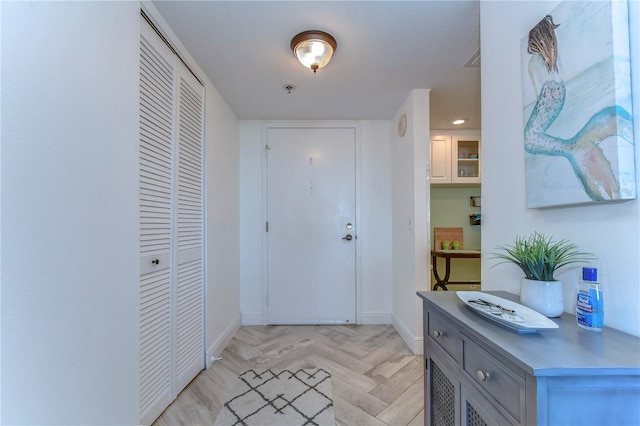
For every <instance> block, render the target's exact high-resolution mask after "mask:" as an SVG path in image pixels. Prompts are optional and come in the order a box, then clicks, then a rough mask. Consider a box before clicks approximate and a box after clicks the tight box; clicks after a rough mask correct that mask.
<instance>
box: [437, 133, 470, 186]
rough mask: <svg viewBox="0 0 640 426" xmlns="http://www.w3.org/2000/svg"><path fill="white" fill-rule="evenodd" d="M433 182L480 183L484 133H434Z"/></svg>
mask: <svg viewBox="0 0 640 426" xmlns="http://www.w3.org/2000/svg"><path fill="white" fill-rule="evenodd" d="M430 153H431V157H430V159H431V160H430V163H431V166H430V170H431V171H430V177H431V184H479V183H480V182H481V180H480V132H477V131H465V132H462V131H461V132H454V133H450V134H449V133H434V134H433V135H432V136H431V138H430Z"/></svg>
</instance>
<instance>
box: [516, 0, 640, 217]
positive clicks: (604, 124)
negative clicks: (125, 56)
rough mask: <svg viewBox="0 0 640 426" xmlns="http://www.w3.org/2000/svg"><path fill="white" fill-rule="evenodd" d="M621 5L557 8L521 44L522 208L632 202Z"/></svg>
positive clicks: (625, 45) (601, 3) (626, 57)
mask: <svg viewBox="0 0 640 426" xmlns="http://www.w3.org/2000/svg"><path fill="white" fill-rule="evenodd" d="M629 52H630V49H629V19H628V4H627V2H626V1H616V0H614V1H593V2H574V1H566V2H562V3H560V4H559V5H558V6H557V7H556V8H555V9H553V10H552V11H551V12H550V13H549V14H548V15H546V16H544V17H542V19H541V20H540V21H539V22H538V23H537V24H536V25H535V26H534V27H533V28H532V29H531V30H530V31H529V33H528V34H527V35H526V36H525V37H524V38H523V39H522V41H521V63H522V101H523V116H524V125H525V126H524V146H525V186H526V188H525V190H526V200H527V207H529V208H540V207H552V206H561V205H571V204H584V203H596V202H607V201H615V200H629V199H635V198H636V178H635V160H634V153H635V147H634V137H633V113H632V99H631V71H630V70H631V66H630V64H631V60H630V54H629Z"/></svg>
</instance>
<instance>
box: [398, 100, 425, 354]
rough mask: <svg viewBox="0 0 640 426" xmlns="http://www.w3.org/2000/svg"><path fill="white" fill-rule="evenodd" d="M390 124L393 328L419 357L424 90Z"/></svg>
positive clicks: (423, 171) (399, 111) (421, 278)
mask: <svg viewBox="0 0 640 426" xmlns="http://www.w3.org/2000/svg"><path fill="white" fill-rule="evenodd" d="M402 114H406V115H407V123H408V125H407V131H406V133H405V135H404V137H400V136H399V135H398V133H397V131H396V123H397V122H398V119H399V118H400V116H401V115H402ZM392 124H393V125H392V128H393V130H392V132H391V171H392V179H391V182H392V183H391V191H392V200H391V204H392V225H391V226H392V233H393V234H392V247H393V261H392V280H393V324H394V327H395V328H396V330H397V331H398V333H399V334H400V336H401V337H402V338H403V340H404V341H405V342H406V343H407V345H408V346H409V347H410V348H411V349H412V350H413V351H414V352H415V353H421V352H422V342H423V340H422V303H421V300H420V299H419V298H418V297H417V296H416V292H417V291H424V290H427V289H428V288H429V276H428V271H429V230H428V229H429V228H428V218H429V209H428V207H429V191H428V179H427V176H428V173H427V170H428V169H427V164H428V161H429V160H428V158H429V157H428V149H427V147H428V143H429V90H426V89H416V90H413V91H412V92H411V94H410V95H409V97H408V98H407V100H406V101H405V103H404V104H403V105H402V107H400V109H399V110H398V112H397V113H396V114H395V116H394V118H393V120H392Z"/></svg>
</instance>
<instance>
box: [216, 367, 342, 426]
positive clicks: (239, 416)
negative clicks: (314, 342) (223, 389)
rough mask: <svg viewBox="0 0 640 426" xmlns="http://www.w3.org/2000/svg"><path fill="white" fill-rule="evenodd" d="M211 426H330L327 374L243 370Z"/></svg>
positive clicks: (318, 370)
mask: <svg viewBox="0 0 640 426" xmlns="http://www.w3.org/2000/svg"><path fill="white" fill-rule="evenodd" d="M231 395H233V397H232V398H230V399H229V400H228V401H227V402H225V404H224V407H223V408H222V410H221V411H220V414H218V417H217V418H216V422H215V424H214V426H236V425H238V426H302V425H305V426H334V425H335V422H336V420H335V413H334V410H333V399H332V398H333V394H332V391H331V373H329V372H328V371H326V370H323V369H322V368H315V369H300V370H297V371H290V370H266V371H254V370H249V371H245V372H244V373H242V374H241V375H240V376H239V377H238V383H237V384H236V386H235V387H234V389H233V391H232V393H231Z"/></svg>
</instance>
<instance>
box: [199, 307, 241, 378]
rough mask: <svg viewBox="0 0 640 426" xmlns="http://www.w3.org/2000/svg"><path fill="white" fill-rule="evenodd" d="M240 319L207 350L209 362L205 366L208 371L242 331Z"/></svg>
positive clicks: (238, 317) (230, 325) (239, 317)
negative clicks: (234, 337) (240, 330)
mask: <svg viewBox="0 0 640 426" xmlns="http://www.w3.org/2000/svg"><path fill="white" fill-rule="evenodd" d="M240 319H241V316H240V315H238V316H237V317H236V319H235V320H234V321H233V322H232V323H231V324H229V326H228V327H227V328H226V329H225V330H224V331H223V332H222V334H221V335H220V336H219V337H218V338H217V339H216V340H215V341H214V342H213V343H212V344H211V345H210V346H209V348H207V359H206V361H207V362H206V364H205V367H206V369H207V370H208V369H209V368H210V367H211V365H212V364H213V363H214V362H215V358H217V357H219V356H220V354H221V353H222V351H223V350H224V348H225V347H226V346H227V345H228V344H229V342H230V341H231V339H233V336H235V334H236V332H237V331H238V330H239V329H240V325H241V323H240Z"/></svg>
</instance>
